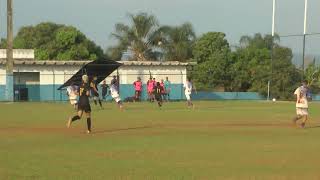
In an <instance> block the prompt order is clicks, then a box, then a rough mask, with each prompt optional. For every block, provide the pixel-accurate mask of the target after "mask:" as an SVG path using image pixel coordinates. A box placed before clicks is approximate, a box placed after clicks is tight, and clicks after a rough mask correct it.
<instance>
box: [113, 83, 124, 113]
mask: <svg viewBox="0 0 320 180" xmlns="http://www.w3.org/2000/svg"><path fill="white" fill-rule="evenodd" d="M116 83H117V82H116V81H111V85H110V93H111V97H112V98H113V99H114V100H115V101H116V103H117V104H118V106H119V108H120V110H122V109H123V104H122V101H121V98H120V95H119V91H118V88H117V84H116Z"/></svg>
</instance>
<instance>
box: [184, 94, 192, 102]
mask: <svg viewBox="0 0 320 180" xmlns="http://www.w3.org/2000/svg"><path fill="white" fill-rule="evenodd" d="M185 95H186V98H187V100H188V101H190V100H191V94H190V93H185Z"/></svg>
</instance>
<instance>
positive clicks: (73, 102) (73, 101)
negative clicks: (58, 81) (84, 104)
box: [70, 99, 78, 105]
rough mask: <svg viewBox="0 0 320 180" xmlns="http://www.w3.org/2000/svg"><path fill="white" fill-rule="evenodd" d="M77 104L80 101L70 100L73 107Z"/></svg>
mask: <svg viewBox="0 0 320 180" xmlns="http://www.w3.org/2000/svg"><path fill="white" fill-rule="evenodd" d="M77 103H78V101H77V100H76V99H70V104H71V105H75V104H77Z"/></svg>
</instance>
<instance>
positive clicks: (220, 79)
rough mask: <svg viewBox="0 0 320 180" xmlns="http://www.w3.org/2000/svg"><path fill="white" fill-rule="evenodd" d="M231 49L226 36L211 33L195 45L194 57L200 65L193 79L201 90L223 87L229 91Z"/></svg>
mask: <svg viewBox="0 0 320 180" xmlns="http://www.w3.org/2000/svg"><path fill="white" fill-rule="evenodd" d="M230 55H231V54H230V48H229V43H228V41H227V40H226V39H225V34H224V33H220V32H209V33H206V34H204V35H203V36H202V37H200V38H199V39H198V40H197V41H196V42H195V45H194V49H193V56H194V59H195V60H196V61H197V63H198V65H197V66H196V68H195V72H194V73H193V78H194V79H195V81H196V82H197V83H198V84H197V86H198V87H199V88H201V89H212V88H213V87H219V86H220V87H223V88H224V90H225V91H229V88H230V83H231V79H230V78H231V77H230V65H231V60H232V59H231V58H229V57H230Z"/></svg>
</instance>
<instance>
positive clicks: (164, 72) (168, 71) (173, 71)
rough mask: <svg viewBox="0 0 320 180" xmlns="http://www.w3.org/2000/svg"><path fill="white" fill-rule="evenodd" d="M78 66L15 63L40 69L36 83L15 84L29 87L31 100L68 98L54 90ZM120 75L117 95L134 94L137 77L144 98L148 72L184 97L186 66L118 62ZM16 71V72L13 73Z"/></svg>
mask: <svg viewBox="0 0 320 180" xmlns="http://www.w3.org/2000/svg"><path fill="white" fill-rule="evenodd" d="M80 68H81V66H70V65H63V66H61V65H60V66H52V65H16V66H15V67H14V72H39V73H40V83H39V85H37V84H20V85H19V84H15V89H16V90H17V89H21V88H28V96H29V100H30V101H52V100H62V101H63V100H67V96H66V92H65V91H64V90H62V91H59V90H57V89H58V88H59V87H60V86H61V85H62V84H63V83H64V82H66V81H67V80H68V79H69V78H71V76H72V75H73V74H75V73H76V72H77V71H78V70H79V69H80ZM118 73H119V76H120V95H121V97H122V98H123V99H124V98H126V97H131V96H133V95H134V87H133V85H132V84H133V82H134V81H135V80H136V79H137V77H140V78H141V79H142V82H143V83H144V86H143V88H144V89H145V91H144V92H143V94H142V97H143V98H144V99H146V98H147V94H146V82H147V80H148V79H149V77H150V73H151V76H153V77H155V78H156V79H157V80H158V81H160V80H161V79H165V78H166V77H169V80H170V81H171V83H172V95H171V97H172V99H183V98H184V95H183V93H182V87H183V85H182V84H183V82H185V80H186V73H187V71H186V67H185V66H125V65H124V66H121V67H120V68H119V69H118ZM15 74H19V73H15ZM113 75H117V71H115V72H113V73H112V74H111V75H110V76H109V77H108V78H107V79H106V81H107V83H108V84H109V83H110V82H111V79H112V76H113ZM5 81H6V80H5V66H0V100H4V89H5V83H6V82H5Z"/></svg>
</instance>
